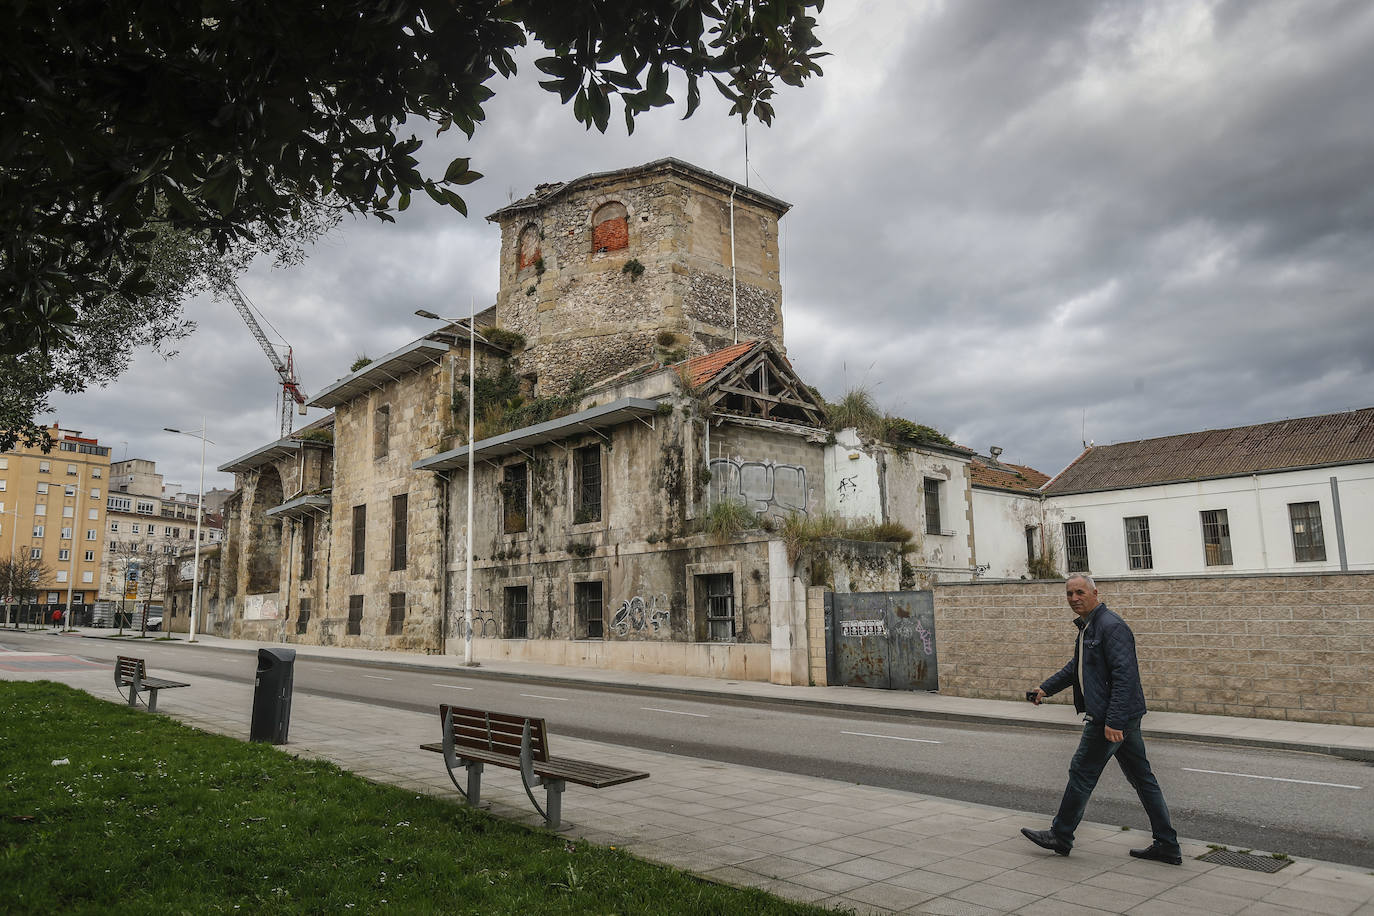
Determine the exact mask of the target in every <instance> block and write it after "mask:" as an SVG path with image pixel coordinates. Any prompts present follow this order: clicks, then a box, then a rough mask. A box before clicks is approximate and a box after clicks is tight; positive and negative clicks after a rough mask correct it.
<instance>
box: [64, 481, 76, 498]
mask: <svg viewBox="0 0 1374 916" xmlns="http://www.w3.org/2000/svg"><path fill="white" fill-rule="evenodd" d="M62 495H63V496H75V495H76V484H74V483H69V484H67V485H66V486H65V487H63V488H62Z"/></svg>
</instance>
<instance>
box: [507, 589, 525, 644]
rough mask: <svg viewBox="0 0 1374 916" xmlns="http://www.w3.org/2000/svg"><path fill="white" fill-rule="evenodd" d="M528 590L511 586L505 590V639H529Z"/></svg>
mask: <svg viewBox="0 0 1374 916" xmlns="http://www.w3.org/2000/svg"><path fill="white" fill-rule="evenodd" d="M529 609H530V590H529V586H526V585H512V586H510V587H508V588H507V589H506V638H507V639H527V638H528V637H529Z"/></svg>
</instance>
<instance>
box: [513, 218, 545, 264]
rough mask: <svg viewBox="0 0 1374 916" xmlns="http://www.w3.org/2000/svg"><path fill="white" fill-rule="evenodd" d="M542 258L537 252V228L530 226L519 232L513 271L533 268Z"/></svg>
mask: <svg viewBox="0 0 1374 916" xmlns="http://www.w3.org/2000/svg"><path fill="white" fill-rule="evenodd" d="M541 257H542V255H541V253H540V250H539V227H538V226H534V225H530V226H526V227H525V228H524V229H522V230H521V231H520V241H519V249H518V251H517V253H516V256H515V258H516V261H515V269H516V270H524V269H525V268H526V267H533V266H534V265H535V263H536V262H537V261H539V259H540V258H541Z"/></svg>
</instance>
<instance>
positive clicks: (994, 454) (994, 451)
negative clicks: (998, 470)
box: [988, 445, 1002, 465]
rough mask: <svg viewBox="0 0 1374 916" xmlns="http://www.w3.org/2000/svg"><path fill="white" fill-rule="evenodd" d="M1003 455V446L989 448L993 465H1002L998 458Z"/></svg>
mask: <svg viewBox="0 0 1374 916" xmlns="http://www.w3.org/2000/svg"><path fill="white" fill-rule="evenodd" d="M1001 454H1002V446H1000V445H994V446H991V447H989V448H988V456H989V457H990V458H991V459H992V462H991V463H992V464H997V465H1000V464H1001V462H1000V461H998V460H997V459H998V457H1000V456H1001Z"/></svg>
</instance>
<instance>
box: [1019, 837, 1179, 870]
mask: <svg viewBox="0 0 1374 916" xmlns="http://www.w3.org/2000/svg"><path fill="white" fill-rule="evenodd" d="M1021 832H1022V833H1025V832H1026V831H1024V830H1023V831H1021ZM1131 855H1133V856H1135V857H1136V858H1137V859H1149V860H1150V861H1151V862H1163V863H1165V864H1166V865H1182V864H1183V855H1182V853H1181V852H1170V851H1169V850H1167V849H1165V848H1164V847H1163V846H1161V845H1159V844H1158V843H1151V844H1150V845H1149V846H1146V847H1145V848H1144V849H1132V850H1131Z"/></svg>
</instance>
